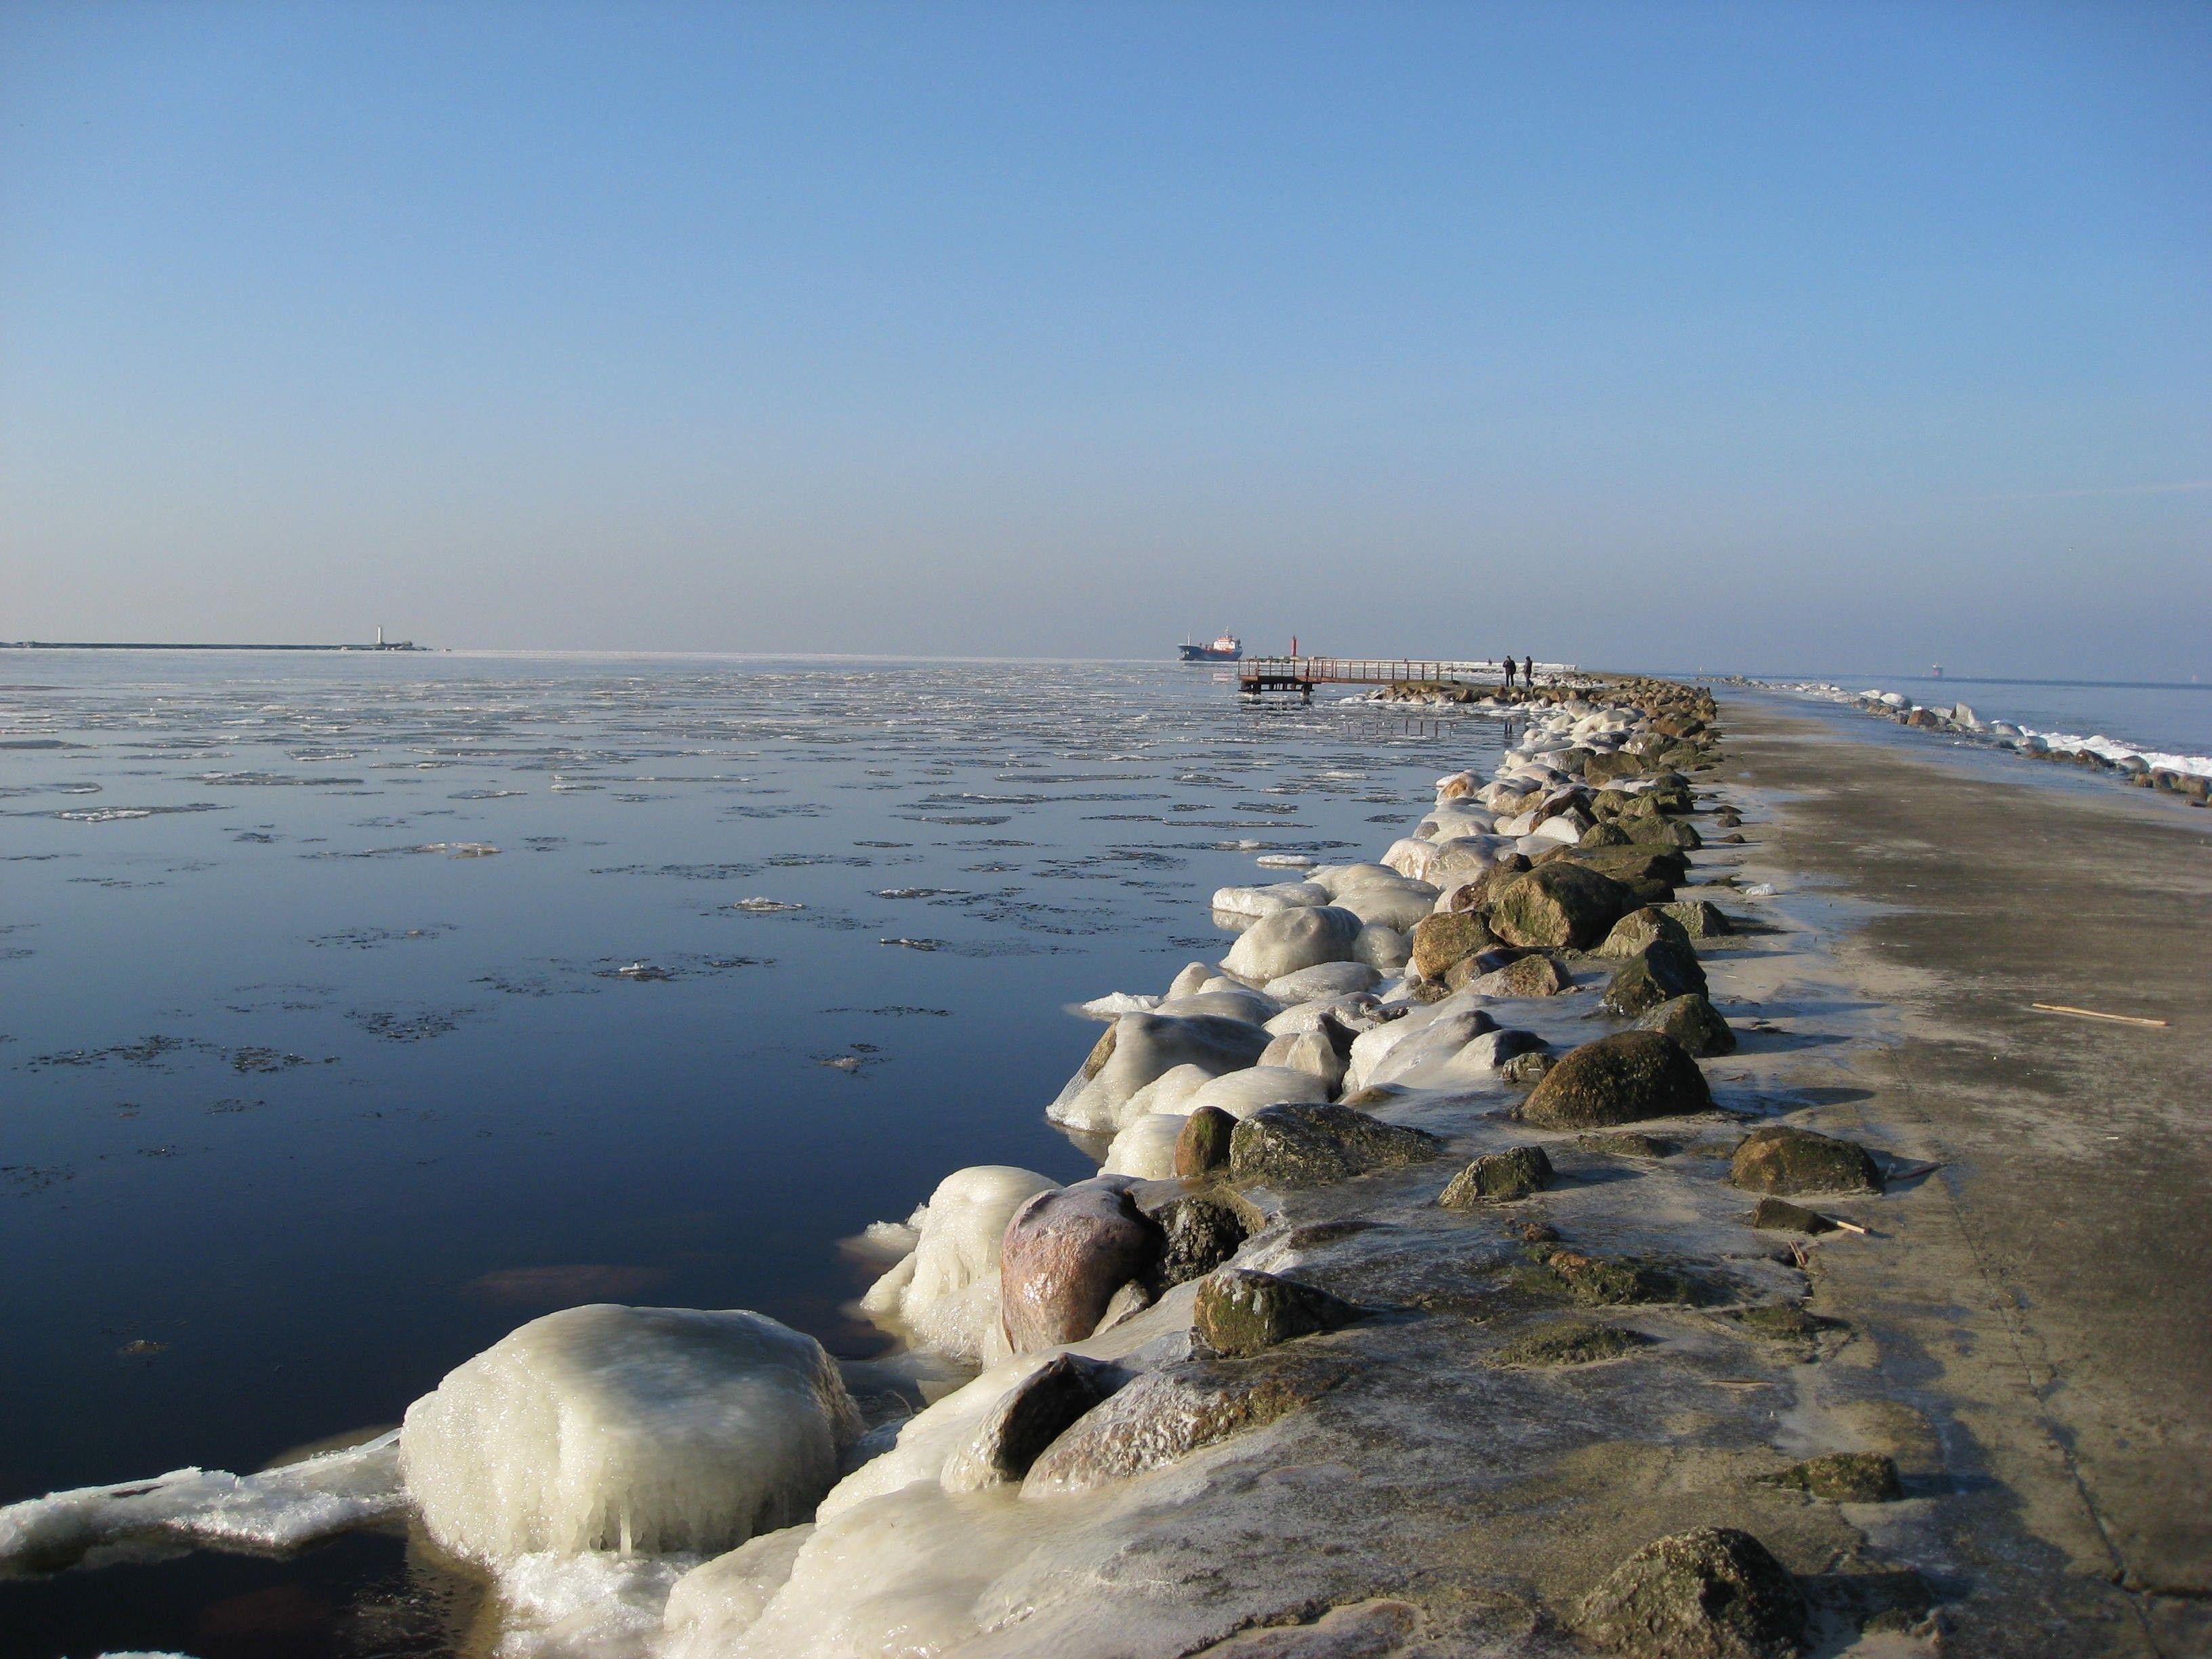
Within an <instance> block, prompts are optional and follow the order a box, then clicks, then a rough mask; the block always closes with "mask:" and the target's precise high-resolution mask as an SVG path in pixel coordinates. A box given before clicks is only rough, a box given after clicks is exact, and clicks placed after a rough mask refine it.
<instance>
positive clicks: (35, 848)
mask: <svg viewBox="0 0 2212 1659" xmlns="http://www.w3.org/2000/svg"><path fill="white" fill-rule="evenodd" d="M0 677H4V678H5V679H6V680H7V681H9V682H10V683H9V684H5V685H4V686H0V1264H4V1266H0V1329H4V1330H5V1332H6V1333H7V1344H6V1355H5V1358H6V1363H5V1364H4V1365H0V1503H4V1502H9V1501H12V1500H14V1499H16V1498H26V1497H31V1496H34V1495H37V1494H39V1493H41V1492H46V1491H49V1490H52V1489H54V1488H58V1487H67V1486H82V1485H88V1484H93V1483H100V1482H108V1481H114V1480H126V1479H131V1478H135V1477H139V1476H143V1475H149V1474H156V1473H159V1472H161V1471H163V1470H167V1469H170V1468H178V1467H180V1466H183V1465H187V1464H200V1465H204V1466H208V1467H220V1468H233V1469H240V1470H243V1469H250V1468H258V1467H261V1466H262V1465H264V1464H265V1463H266V1462H269V1461H270V1460H271V1459H272V1458H275V1457H276V1456H277V1455H280V1454H282V1453H283V1452H284V1451H286V1450H287V1449H291V1448H294V1447H296V1446H298V1445H300V1444H301V1443H307V1442H312V1441H316V1440H319V1439H322V1438H325V1437H330V1436H333V1435H337V1434H341V1433H345V1432H348V1431H359V1430H362V1429H366V1428H368V1427H370V1426H373V1425H390V1424H392V1423H394V1422H396V1421H397V1420H398V1417H399V1415H400V1413H401V1412H402V1411H403V1410H404V1408H405V1407H406V1405H407V1403H408V1402H409V1401H411V1400H413V1399H414V1398H416V1396H417V1395H421V1394H422V1393H424V1392H425V1391H427V1390H428V1389H430V1388H431V1387H433V1386H434V1385H435V1383H437V1381H438V1379H439V1377H440V1376H442V1375H443V1374H444V1373H445V1371H446V1370H448V1369H449V1368H450V1367H452V1366H453V1365H454V1364H457V1363H459V1361H460V1360H462V1359H464V1358H467V1357H468V1356H469V1355H471V1354H472V1353H475V1352H477V1351H479V1350H481V1349H482V1348H483V1347H485V1346H489V1344H490V1343H491V1342H493V1341H495V1340H497V1339H498V1338H499V1337H500V1336H501V1335H503V1334H505V1333H506V1332H507V1331H508V1330H509V1329H511V1328H513V1327H514V1326H515V1325H516V1324H519V1323H520V1322H522V1321H524V1320H526V1319H529V1318H532V1317H533V1316H537V1315H538V1314H541V1313H544V1312H547V1311H550V1310H552V1309H554V1308H556V1307H560V1306H565V1305H568V1304H574V1303H579V1302H589V1301H629V1302H646V1303H658V1304H673V1305H685V1306H699V1307H747V1308H754V1309H757V1310H761V1311H763V1312H765V1313H768V1314H770V1315H773V1316H775V1317H776V1318H778V1319H781V1320H783V1321H785V1322H787V1323H789V1324H792V1325H794V1326H796V1327H798V1328H800V1329H802V1330H805V1331H808V1332H811V1333H812V1334H815V1335H816V1336H817V1337H819V1338H821V1339H822V1340H823V1342H824V1343H826V1344H827V1345H828V1346H829V1347H830V1349H831V1350H832V1351H833V1352H836V1353H839V1354H841V1355H843V1356H847V1357H854V1358H857V1357H863V1356H865V1355H866V1354H868V1353H870V1352H874V1351H875V1350H876V1348H877V1347H878V1346H879V1342H878V1339H877V1338H876V1336H875V1334H874V1333H873V1332H872V1331H871V1330H870V1329H869V1328H866V1327H865V1326H859V1325H855V1324H854V1322H852V1321H851V1320H850V1319H848V1317H847V1316H845V1315H844V1314H842V1313H841V1311H840V1307H841V1304H844V1303H846V1302H847V1301H848V1300H849V1299H850V1298H851V1297H853V1296H854V1294H856V1292H857V1291H858V1290H859V1289H860V1286H861V1285H863V1284H865V1282H866V1270H865V1269H863V1268H861V1267H859V1266H858V1265H857V1264H855V1263H854V1261H852V1260H850V1259H849V1258H847V1257H844V1256H842V1255H841V1254H840V1252H839V1251H838V1249H837V1241H838V1240H839V1239H841V1238H843V1237H848V1236H850V1235H852V1234H854V1232H856V1231H859V1230H860V1228H861V1227H862V1226H864V1225H866V1223H868V1222H870V1221H872V1220H875V1219H878V1218H897V1217H903V1216H904V1215H905V1214H906V1213H907V1212H908V1211H910V1210H911V1209H912V1208H913V1207H914V1206H915V1204H917V1203H918V1202H920V1201H921V1200H922V1199H923V1198H925V1197H927V1194H928V1192H929V1189H930V1188H931V1187H932V1186H933V1185H934V1184H935V1182H937V1181H938V1179H939V1177H941V1176H944V1175H945V1174H946V1173H948V1172H950V1171H951V1170H954V1169H957V1168H959V1167H961V1166H963V1165H965V1164H978V1163H1012V1164H1026V1165H1028V1166H1030V1167H1031V1168H1035V1169H1037V1170H1043V1171H1045V1172H1047V1173H1048V1174H1051V1175H1054V1176H1058V1177H1060V1178H1062V1179H1072V1178H1074V1177H1077V1176H1082V1175H1086V1174H1089V1173H1090V1172H1091V1170H1092V1169H1093V1168H1094V1167H1095V1166H1094V1165H1093V1164H1091V1162H1090V1161H1089V1160H1087V1159H1085V1158H1083V1157H1082V1156H1081V1155H1080V1154H1079V1152H1076V1150H1075V1149H1074V1148H1073V1146H1070V1145H1069V1144H1068V1142H1067V1141H1066V1140H1065V1139H1063V1138H1062V1137H1061V1136H1060V1134H1058V1133H1056V1132H1054V1130H1052V1129H1050V1128H1049V1127H1048V1126H1047V1125H1046V1124H1045V1123H1044V1121H1043V1120H1042V1116H1041V1115H1040V1114H1041V1110H1042V1106H1043V1104H1044V1103H1045V1102H1046V1101H1048V1099H1050V1098H1051V1097H1052V1096H1053V1094H1054V1092H1055V1091H1057V1090H1058V1088H1059V1086H1060V1084H1061V1082H1062V1081H1063V1080H1064V1079H1066V1075H1067V1073H1069V1072H1070V1071H1071V1070H1073V1067H1074V1066H1075V1065H1076V1064H1077V1063H1078V1061H1079V1060H1080V1059H1081V1057H1082V1054H1083V1053H1084V1051H1085V1048H1087V1046H1088V1045H1089V1043H1090V1042H1091V1039H1092V1038H1093V1037H1094V1036H1095V1035H1096V1032H1097V1028H1096V1027H1095V1026H1092V1025H1091V1024H1087V1023H1084V1022H1080V1021H1078V1020H1076V1019H1073V1018H1068V1017H1066V1015H1064V1014H1063V1013H1062V1012H1060V1010H1061V1008H1062V1007H1063V1006H1064V1005H1066V1004H1069V1003H1072V1002H1075V1001H1079V1000H1084V999H1085V998H1088V997H1091V996H1095V995H1097V994H1102V993H1103V992H1106V991H1110V990H1116V989H1121V990H1143V991H1158V990H1159V989H1162V988H1164V986H1165V983H1166V981H1167V980H1168V979H1169V978H1170V976H1171V975H1172V974H1173V973H1174V972H1175V970H1176V968H1178V967H1179V966H1180V965H1181V964H1182V963H1184V962H1186V961H1188V960H1191V959H1193V958H1194V957H1206V958H1207V959H1212V958H1213V957H1218V954H1219V953H1220V951H1221V950H1222V949H1223V948H1224V946H1225V943H1226V940H1225V938H1224V937H1223V936H1222V935H1219V934H1216V933H1213V932H1212V929H1211V928H1210V927H1209V926H1208V924H1207V922H1206V896H1207V895H1208V894H1209V893H1210V892H1211V891H1212V890H1213V889H1214V888H1215V887H1217V886H1220V885H1222V884H1227V883H1231V882H1249V881H1255V880H1267V879H1281V878H1285V877H1286V876H1287V875H1288V873H1289V872H1273V873H1270V872H1266V871H1262V870H1261V869H1259V868H1257V867H1256V866H1255V858H1256V857H1257V856H1258V855H1259V854H1261V853H1263V852H1270V851H1273V852H1283V853H1310V854H1317V855H1319V856H1321V857H1322V858H1323V860H1325V861H1333V860H1339V859H1343V858H1350V857H1358V856H1372V855H1373V854H1374V853H1375V852H1376V851H1377V850H1379V848H1381V846H1382V845H1383V844H1384V843H1385V842H1387V841H1388V840H1389V839H1390V838H1391V836H1394V835H1395V834H1396V833H1399V831H1398V829H1396V828H1395V826H1398V825H1402V824H1404V823H1407V822H1408V812H1407V808H1408V805H1409V804H1410V803H1413V802H1416V801H1418V800H1419V799H1424V798H1425V794H1426V788H1427V784H1428V782H1429V781H1430V780H1431V779H1432V778H1433V777H1434V776H1436V775H1437V774H1438V773H1439V772H1441V771H1443V770H1448V769H1456V768H1458V767H1460V766H1462V765H1467V764H1478V763H1479V764H1488V763H1494V761H1495V758H1496V756H1497V752H1498V746H1499V742H1500V738H1501V735H1502V728H1501V727H1500V726H1498V724H1497V723H1496V722H1494V721H1491V720H1485V719H1482V718H1480V717H1479V716H1473V715H1461V716H1452V715H1449V714H1448V715H1446V716H1444V717H1443V718H1442V719H1438V718H1436V717H1434V716H1424V717H1422V718H1418V719H1416V718H1412V717H1408V716H1405V715H1402V714H1394V713H1387V712H1383V711H1378V710H1376V709H1375V708H1371V707H1345V706H1340V705H1334V704H1323V705H1320V706H1316V707H1315V708H1291V707H1282V708H1273V709H1268V710H1253V709H1249V708H1240V707H1239V706H1238V700H1237V697H1236V696H1235V694H1234V691H1233V690H1232V689H1231V686H1230V685H1228V684H1225V683H1224V682H1223V681H1222V680H1220V679H1218V678H1216V677H1215V674H1214V673H1213V672H1212V671H1207V670H1203V669H1198V670H1194V669H1188V668H1179V667H1175V666H1170V665H1159V666H1152V665H1097V664H1080V665H1068V664H1038V665H1030V664H1015V665H1009V664H998V663H993V664H972V665H967V664H945V663H897V662H865V663H861V662H848V661H840V662H832V663H823V662H804V661H787V662H772V661H763V660H747V661H733V660H728V659H635V658H623V659H617V658H594V659H574V658H568V659H562V658H527V657H512V656H458V655H457V656H437V657H422V656H408V657H398V656H395V657H318V658H307V659H300V658H288V659H270V658H264V657H254V656H251V655H224V656H214V657H203V656H197V655H187V654H182V653H179V654H176V655H165V654H137V653H132V654H128V655H117V654H110V653H9V654H8V655H7V657H6V658H5V659H4V660H0ZM488 848H496V849H497V850H496V851H495V852H494V851H487V850H484V849H488ZM747 899H766V900H770V901H774V902H778V903H781V904H787V905H798V906H799V907H802V908H796V909H781V910H758V909H746V908H735V907H738V906H739V905H740V903H741V902H742V901H744V900H747ZM885 939H907V940H912V941H917V942H919V944H920V945H926V946H928V947H930V948H917V947H916V945H887V944H884V943H882V942H881V941H883V940H885ZM624 969H629V970H630V971H629V972H627V973H625V972H624V971H623V970H624ZM829 1060H842V1061H844V1062H846V1063H845V1064H843V1065H840V1066H831V1065H828V1064H825V1063H824V1062H825V1061H829ZM466 1599H467V1598H466V1595H465V1587H463V1586H457V1585H456V1583H454V1581H453V1580H452V1579H451V1578H450V1577H449V1576H447V1575H446V1574H443V1573H441V1572H440V1571H436V1570H435V1567H434V1566H433V1565H430V1564H428V1563H425V1562H422V1560H420V1559H419V1556H418V1550H417V1548H416V1547H410V1545H409V1544H408V1543H407V1542H406V1541H404V1540H402V1539H400V1538H399V1537H398V1536H396V1535H394V1536H390V1537H386V1536H381V1535H364V1536H357V1537H356V1538H353V1539H349V1540H346V1541H341V1542H340V1543H338V1544H336V1545H333V1546H331V1547H327V1548H325V1549H324V1550H321V1551H319V1552H314V1553H310V1554H308V1555H307V1556H305V1557H302V1558H301V1559H297V1560H294V1561H290V1562H270V1561H262V1560H256V1559H246V1558H237V1557H229V1558H225V1557H216V1556H207V1555H202V1556H196V1557H192V1558H189V1559H181V1560H176V1561H171V1562H166V1563H161V1564H158V1565H138V1566H128V1567H116V1568H110V1569H107V1570H106V1571H97V1572H80V1573H76V1574H70V1575H64V1576H63V1577H58V1578H52V1579H46V1580H36V1581H15V1582H0V1652H4V1653H5V1654H7V1655H10V1656H12V1655H17V1654H21V1655H32V1656H40V1659H46V1656H55V1655H63V1654H68V1655H72V1656H83V1659H89V1656H92V1655H94V1654H97V1653H99V1652H100V1651H102V1650H119V1649H125V1648H161V1649H173V1650H185V1651H188V1652H191V1653H192V1654H195V1655H197V1656H199V1659H249V1656H251V1659H294V1656H298V1659H307V1656H313V1655H321V1654H345V1655H368V1654H382V1653H426V1654H428V1653H441V1652H448V1651H454V1650H467V1649H468V1648H470V1647H471V1640H470V1638H469V1637H468V1636H467V1634H466V1626H467V1624H468V1609H467V1607H466V1606H465V1601H466Z"/></svg>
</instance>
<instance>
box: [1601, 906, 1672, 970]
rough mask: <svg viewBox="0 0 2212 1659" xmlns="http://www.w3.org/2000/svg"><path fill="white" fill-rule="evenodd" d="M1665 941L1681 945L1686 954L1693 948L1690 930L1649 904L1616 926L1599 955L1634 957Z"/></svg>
mask: <svg viewBox="0 0 2212 1659" xmlns="http://www.w3.org/2000/svg"><path fill="white" fill-rule="evenodd" d="M1662 942H1663V943H1666V944H1668V945H1680V946H1681V948H1682V949H1684V950H1685V951H1687V950H1690V949H1692V946H1691V944H1690V935H1689V933H1688V930H1686V928H1685V927H1683V926H1682V924H1681V923H1680V922H1679V921H1675V920H1674V917H1672V916H1670V915H1668V914H1667V913H1666V911H1665V910H1663V909H1662V908H1660V907H1659V906H1657V905H1656V904H1646V905H1643V906H1640V907H1639V908H1636V909H1633V910H1631V911H1630V912H1629V913H1628V914H1627V915H1625V916H1623V917H1622V918H1621V919H1620V921H1616V922H1615V923H1613V931H1612V932H1611V933H1607V935H1606V936H1605V942H1604V943H1603V944H1602V945H1599V946H1598V947H1597V954H1598V955H1599V956H1601V957H1615V958H1622V957H1632V956H1634V955H1635V954H1636V953H1637V952H1638V951H1641V950H1643V949H1644V946H1646V945H1657V944H1661V943H1662Z"/></svg>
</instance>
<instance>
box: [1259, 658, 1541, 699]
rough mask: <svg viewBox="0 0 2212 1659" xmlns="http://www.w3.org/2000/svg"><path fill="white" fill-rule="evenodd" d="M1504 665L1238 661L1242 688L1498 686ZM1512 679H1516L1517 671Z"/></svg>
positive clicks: (1412, 661)
mask: <svg viewBox="0 0 2212 1659" xmlns="http://www.w3.org/2000/svg"><path fill="white" fill-rule="evenodd" d="M1504 674H1505V669H1504V664H1503V663H1498V662H1465V661H1446V660H1444V659H1437V658H1423V657H1247V658H1246V659H1244V660H1243V662H1241V663H1239V664H1238V665H1237V689H1238V690H1243V691H1276V690H1283V691H1289V690H1310V689H1311V688H1312V687H1314V686H1316V685H1398V684H1404V683H1406V682H1407V681H1419V682H1421V683H1423V684H1437V685H1497V684H1502V683H1503V682H1504ZM1516 678H1518V675H1517V674H1516Z"/></svg>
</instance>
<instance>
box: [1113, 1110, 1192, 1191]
mask: <svg viewBox="0 0 2212 1659" xmlns="http://www.w3.org/2000/svg"><path fill="white" fill-rule="evenodd" d="M1182 1120H1183V1115H1182V1113H1180V1112H1147V1113H1146V1115H1144V1116H1142V1117H1139V1118H1132V1119H1131V1120H1130V1121H1129V1127H1127V1128H1126V1129H1124V1130H1122V1131H1121V1133H1119V1134H1117V1135H1115V1137H1114V1144H1113V1145H1112V1146H1109V1147H1108V1148H1107V1149H1106V1161H1105V1163H1103V1164H1101V1165H1100V1166H1099V1169H1098V1173H1099V1174H1101V1175H1118V1176H1135V1177H1136V1179H1138V1180H1139V1181H1165V1180H1168V1179H1169V1178H1170V1177H1171V1176H1173V1175H1174V1174H1175V1149H1176V1136H1177V1135H1179V1134H1181V1133H1182Z"/></svg>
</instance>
